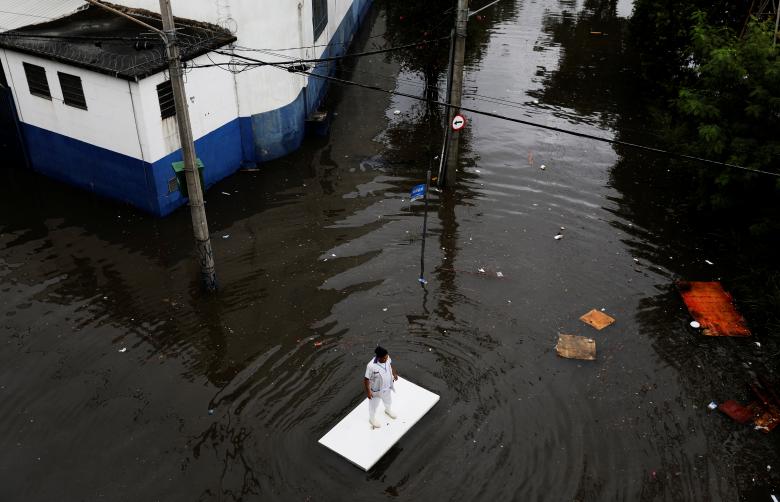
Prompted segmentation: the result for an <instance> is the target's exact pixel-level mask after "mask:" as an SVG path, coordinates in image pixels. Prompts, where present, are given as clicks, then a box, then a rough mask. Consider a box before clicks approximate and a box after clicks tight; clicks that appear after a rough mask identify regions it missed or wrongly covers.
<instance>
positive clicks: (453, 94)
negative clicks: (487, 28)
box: [444, 0, 469, 187]
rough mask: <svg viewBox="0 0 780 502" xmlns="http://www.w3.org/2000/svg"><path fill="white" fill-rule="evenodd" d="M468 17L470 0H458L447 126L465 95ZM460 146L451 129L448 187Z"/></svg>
mask: <svg viewBox="0 0 780 502" xmlns="http://www.w3.org/2000/svg"><path fill="white" fill-rule="evenodd" d="M468 19H469V2H468V0H458V10H457V20H456V22H455V51H454V52H455V55H454V60H453V65H452V89H451V90H450V96H449V103H450V104H451V105H452V106H451V108H450V113H449V121H448V124H447V127H450V126H451V124H452V119H453V117H454V116H455V115H456V114H458V113H459V112H460V104H461V97H462V95H463V61H464V59H465V57H466V25H467V23H468ZM459 148H460V131H450V138H449V144H448V147H447V172H446V174H445V176H444V183H445V185H446V186H447V187H454V186H455V181H456V174H455V173H456V170H457V168H458V150H459Z"/></svg>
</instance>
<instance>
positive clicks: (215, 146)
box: [151, 119, 243, 216]
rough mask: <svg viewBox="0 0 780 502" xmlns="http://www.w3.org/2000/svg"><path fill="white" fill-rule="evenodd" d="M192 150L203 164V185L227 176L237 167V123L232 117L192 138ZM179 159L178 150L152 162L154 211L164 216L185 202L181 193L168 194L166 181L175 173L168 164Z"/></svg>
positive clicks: (239, 127) (238, 146) (239, 132)
mask: <svg viewBox="0 0 780 502" xmlns="http://www.w3.org/2000/svg"><path fill="white" fill-rule="evenodd" d="M195 153H196V154H197V156H198V158H200V160H201V161H203V165H204V166H206V167H205V169H204V171H203V181H204V182H205V184H206V188H208V187H210V186H211V185H213V184H214V183H216V182H218V181H219V180H221V179H223V178H226V177H228V176H230V175H231V174H233V173H235V172H236V171H237V170H238V169H240V168H241V160H242V158H243V155H242V153H243V151H242V148H241V124H240V120H239V119H235V120H232V121H230V122H228V123H227V124H225V125H223V126H222V127H220V128H219V129H216V130H214V131H212V132H210V133H208V134H207V135H205V136H203V137H201V138H199V139H197V140H196V141H195ZM180 160H182V153H181V150H178V151H176V152H173V153H171V154H170V155H167V156H165V157H163V158H162V159H160V160H158V161H157V162H155V163H153V164H152V165H151V166H152V169H151V171H152V173H153V176H154V185H155V187H156V192H157V193H158V194H160V196H159V197H157V206H158V210H157V214H159V215H160V216H166V215H168V214H170V213H171V212H173V211H174V210H175V209H176V208H178V207H180V206H182V205H183V204H184V203H185V202H186V198H184V197H183V196H182V195H181V192H179V191H175V192H171V193H170V194H169V193H168V180H170V179H171V178H173V177H174V176H175V174H174V171H173V166H172V164H173V163H174V162H178V161H180Z"/></svg>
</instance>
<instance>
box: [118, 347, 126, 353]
mask: <svg viewBox="0 0 780 502" xmlns="http://www.w3.org/2000/svg"><path fill="white" fill-rule="evenodd" d="M118 352H121V353H122V354H124V353H125V352H127V347H122V348H121V349H119V351H118Z"/></svg>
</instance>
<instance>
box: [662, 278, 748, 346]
mask: <svg viewBox="0 0 780 502" xmlns="http://www.w3.org/2000/svg"><path fill="white" fill-rule="evenodd" d="M677 288H678V289H679V290H680V295H682V298H683V301H684V302H685V306H686V307H688V311H689V312H690V313H691V315H692V316H693V318H694V319H696V320H697V321H698V322H699V324H701V327H702V333H704V334H705V335H707V336H750V330H749V329H748V328H747V326H746V324H745V319H743V318H742V316H741V315H740V314H739V312H737V309H736V308H734V304H733V303H732V298H731V295H730V294H728V293H727V292H726V291H725V290H724V289H723V287H722V286H721V285H720V283H719V282H685V281H680V282H678V283H677Z"/></svg>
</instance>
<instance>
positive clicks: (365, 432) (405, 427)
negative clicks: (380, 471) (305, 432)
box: [319, 377, 439, 471]
mask: <svg viewBox="0 0 780 502" xmlns="http://www.w3.org/2000/svg"><path fill="white" fill-rule="evenodd" d="M438 401H439V396H438V395H437V394H434V393H433V392H431V391H429V390H426V389H423V388H422V387H420V386H419V385H415V384H413V383H412V382H410V381H409V380H405V379H403V378H400V377H399V378H398V380H397V381H396V382H395V392H393V412H394V413H395V414H396V415H397V417H398V418H396V419H392V418H390V417H389V416H387V415H386V414H385V408H384V404H380V405H379V407H378V408H377V412H376V418H377V419H378V420H379V421H380V422H381V423H382V427H380V428H378V429H374V428H373V427H372V426H371V424H370V423H369V422H368V399H363V400H362V401H361V402H360V404H359V405H358V406H357V408H355V409H354V410H352V411H351V412H350V413H349V415H347V416H346V417H344V419H343V420H341V422H339V423H338V424H336V426H335V427H334V428H332V429H331V430H329V431H328V433H327V434H325V435H324V436H322V437H321V438H320V441H319V442H320V444H321V445H323V446H325V447H327V448H330V449H331V450H333V451H334V452H336V453H338V454H339V455H341V456H342V457H344V458H346V459H347V460H349V461H350V462H352V463H353V464H355V465H357V466H358V467H360V468H361V469H363V470H365V471H368V470H369V469H371V467H373V466H374V464H376V463H377V462H378V461H379V459H380V458H382V456H383V455H384V454H385V453H387V451H388V450H389V449H390V448H392V446H393V445H394V444H395V443H397V442H398V440H399V439H401V438H402V437H403V435H404V434H406V433H407V432H408V431H409V429H411V428H412V427H414V424H416V423H417V422H418V421H419V420H420V419H421V418H422V417H424V416H425V414H426V413H428V411H430V409H431V408H433V405H435V404H436V403H437V402H438Z"/></svg>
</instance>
